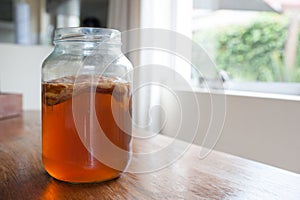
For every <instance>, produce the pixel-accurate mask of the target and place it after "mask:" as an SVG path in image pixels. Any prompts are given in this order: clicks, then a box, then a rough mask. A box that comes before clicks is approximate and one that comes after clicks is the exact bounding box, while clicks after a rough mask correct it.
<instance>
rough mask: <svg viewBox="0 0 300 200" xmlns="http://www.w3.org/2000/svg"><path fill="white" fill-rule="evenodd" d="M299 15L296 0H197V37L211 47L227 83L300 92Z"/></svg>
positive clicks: (230, 86)
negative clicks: (286, 0)
mask: <svg viewBox="0 0 300 200" xmlns="http://www.w3.org/2000/svg"><path fill="white" fill-rule="evenodd" d="M274 2H275V3H277V4H273V3H274ZM278 5H279V6H280V7H279V10H275V9H278ZM271 6H273V7H271ZM276 6H277V7H276ZM278 11H280V12H278ZM299 19H300V3H299V2H296V1H295V2H294V3H293V1H289V3H284V1H281V0H268V1H267V3H265V2H264V1H263V0H261V1H260V2H259V1H253V2H251V1H246V0H242V1H238V0H227V1H217V0H215V1H205V0H194V6H193V21H192V25H193V40H194V41H195V42H196V43H198V44H200V45H201V46H203V47H204V48H205V49H206V50H207V52H208V53H209V55H210V56H211V58H212V59H213V61H214V62H215V64H216V67H217V69H218V70H219V72H220V76H222V79H224V81H225V82H224V83H225V84H224V85H225V88H227V89H231V90H246V91H258V92H270V93H281V94H297V95H300V45H299V43H300V23H299V22H300V20H299ZM196 59H197V58H196ZM199 59H201V58H199ZM195 62H196V63H197V61H195ZM193 78H194V79H197V78H199V77H193ZM200 78H202V79H203V77H200ZM204 78H205V77H204Z"/></svg>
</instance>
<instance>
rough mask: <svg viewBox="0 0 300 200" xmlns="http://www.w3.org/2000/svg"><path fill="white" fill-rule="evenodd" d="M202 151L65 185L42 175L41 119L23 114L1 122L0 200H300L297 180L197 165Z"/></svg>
mask: <svg viewBox="0 0 300 200" xmlns="http://www.w3.org/2000/svg"><path fill="white" fill-rule="evenodd" d="M170 140H171V139H170V138H167V137H165V136H157V137H156V139H155V142H153V144H152V143H151V142H147V143H144V144H134V150H135V151H138V150H139V149H140V148H142V149H143V150H145V149H148V148H151V147H152V146H155V145H156V146H160V145H162V144H166V143H167V142H168V141H170ZM200 150H201V148H200V147H198V146H194V145H192V146H191V147H190V148H189V150H188V151H187V152H185V153H184V155H183V156H181V157H180V158H179V159H176V160H175V162H174V163H173V164H171V165H169V166H166V167H163V168H162V169H160V170H157V171H155V172H148V173H138V174H137V173H133V172H127V173H124V174H123V175H122V176H121V177H120V178H118V179H115V180H112V181H107V182H103V183H90V184H71V183H65V182H61V181H57V180H55V179H53V178H51V177H50V176H49V175H48V174H47V173H46V172H45V170H44V168H43V165H42V161H41V120H40V113H39V112H37V111H32V112H28V111H27V112H24V113H23V116H21V117H17V118H11V119H6V120H2V121H0V181H1V182H0V199H5V200H6V199H13V200H16V199H272V200H273V199H297V200H299V199H300V175H299V174H295V173H292V172H288V171H285V170H281V169H278V168H274V167H271V166H267V165H264V164H260V163H257V162H253V161H250V160H246V159H243V158H239V157H236V156H232V155H228V154H224V153H220V152H216V151H213V152H211V153H210V154H209V155H208V156H207V157H206V158H204V159H200V157H199V152H200ZM169 151H170V152H171V153H170V155H171V154H172V152H173V151H172V150H169ZM174 152H176V149H174ZM170 155H168V156H170ZM158 159H163V158H162V157H159V158H157V160H155V158H152V160H151V161H148V162H146V163H145V162H144V161H143V162H140V161H139V160H138V159H133V161H132V165H131V167H133V169H134V168H135V167H137V168H138V167H140V166H142V165H145V164H146V165H152V164H155V163H159V162H160V160H158ZM166 159H167V158H166Z"/></svg>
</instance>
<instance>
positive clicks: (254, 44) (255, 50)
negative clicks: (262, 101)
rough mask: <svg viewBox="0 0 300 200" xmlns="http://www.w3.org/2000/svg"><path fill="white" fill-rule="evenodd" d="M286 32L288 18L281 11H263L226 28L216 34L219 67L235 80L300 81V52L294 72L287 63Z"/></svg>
mask: <svg viewBox="0 0 300 200" xmlns="http://www.w3.org/2000/svg"><path fill="white" fill-rule="evenodd" d="M287 32H288V20H287V18H286V17H282V16H280V15H278V14H262V15H260V16H259V17H258V18H257V19H256V20H254V21H253V22H252V23H250V24H248V25H243V26H242V25H240V26H230V27H227V28H224V29H223V30H221V31H220V32H219V33H218V34H217V37H216V38H217V53H216V63H217V67H218V68H219V69H223V70H225V71H227V73H228V74H229V76H230V77H231V78H232V79H234V80H243V81H270V82H273V81H300V69H299V67H300V66H299V63H300V58H299V56H298V59H297V62H296V66H295V67H294V70H293V72H288V71H287V70H286V68H285V67H284V46H285V42H286V38H287ZM299 39H300V37H299ZM299 52H300V47H299V51H298V54H299Z"/></svg>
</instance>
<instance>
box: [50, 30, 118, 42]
mask: <svg viewBox="0 0 300 200" xmlns="http://www.w3.org/2000/svg"><path fill="white" fill-rule="evenodd" d="M59 42H95V43H106V44H116V45H117V44H121V32H120V31H118V30H115V29H108V28H90V27H68V28H57V29H56V30H55V33H54V44H56V43H59Z"/></svg>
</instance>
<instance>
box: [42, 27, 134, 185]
mask: <svg viewBox="0 0 300 200" xmlns="http://www.w3.org/2000/svg"><path fill="white" fill-rule="evenodd" d="M54 44H55V48H54V50H53V52H52V53H51V54H50V55H49V56H48V57H47V58H46V60H45V61H44V63H43V66H42V157H43V164H44V167H45V169H46V171H47V172H48V173H49V174H50V175H51V176H52V177H54V178H56V179H59V180H62V181H67V182H101V181H105V180H110V179H113V178H116V177H118V176H120V174H121V173H122V172H123V171H124V170H125V169H126V167H127V165H128V164H129V161H130V158H131V130H132V122H131V109H132V106H131V87H132V65H131V63H130V62H129V60H128V59H127V58H126V57H125V56H124V55H123V54H122V52H121V33H120V32H119V31H117V30H113V29H102V28H62V29H57V30H56V31H55V36H54Z"/></svg>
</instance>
